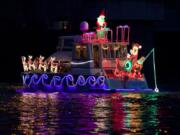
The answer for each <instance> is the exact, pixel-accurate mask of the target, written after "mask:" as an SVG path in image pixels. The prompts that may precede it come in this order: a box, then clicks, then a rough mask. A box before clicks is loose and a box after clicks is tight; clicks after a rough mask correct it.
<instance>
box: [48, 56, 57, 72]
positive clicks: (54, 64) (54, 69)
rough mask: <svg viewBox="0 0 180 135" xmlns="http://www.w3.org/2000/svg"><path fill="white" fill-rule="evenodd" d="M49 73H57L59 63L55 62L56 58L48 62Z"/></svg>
mask: <svg viewBox="0 0 180 135" xmlns="http://www.w3.org/2000/svg"><path fill="white" fill-rule="evenodd" d="M49 64H50V71H51V72H52V73H57V72H58V66H59V61H57V60H56V57H51V58H50V61H49Z"/></svg>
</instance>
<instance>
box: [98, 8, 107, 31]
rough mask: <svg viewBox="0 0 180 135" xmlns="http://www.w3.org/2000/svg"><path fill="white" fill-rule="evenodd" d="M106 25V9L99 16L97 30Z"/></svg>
mask: <svg viewBox="0 0 180 135" xmlns="http://www.w3.org/2000/svg"><path fill="white" fill-rule="evenodd" d="M106 26H107V23H106V21H105V15H104V10H102V12H101V14H100V16H99V17H98V18H97V30H103V29H104V28H106Z"/></svg>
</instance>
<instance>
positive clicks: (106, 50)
mask: <svg viewBox="0 0 180 135" xmlns="http://www.w3.org/2000/svg"><path fill="white" fill-rule="evenodd" d="M102 53H103V58H110V48H109V46H108V45H105V44H103V45H102Z"/></svg>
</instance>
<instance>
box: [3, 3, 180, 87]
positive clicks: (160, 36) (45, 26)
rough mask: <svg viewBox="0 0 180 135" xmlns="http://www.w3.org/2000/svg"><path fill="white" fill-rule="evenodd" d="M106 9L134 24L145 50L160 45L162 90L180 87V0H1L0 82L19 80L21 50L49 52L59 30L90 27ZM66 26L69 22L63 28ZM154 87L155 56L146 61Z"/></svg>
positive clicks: (114, 21) (114, 18)
mask: <svg viewBox="0 0 180 135" xmlns="http://www.w3.org/2000/svg"><path fill="white" fill-rule="evenodd" d="M102 9H105V14H106V18H107V23H108V26H109V27H111V28H112V29H113V30H115V28H116V26H117V25H119V24H128V25H130V26H131V41H132V42H139V43H140V44H142V46H143V49H142V51H141V54H142V55H146V54H147V53H148V52H149V51H150V50H151V49H152V48H153V47H155V49H156V63H157V81H158V84H159V87H160V88H161V89H162V90H178V88H179V45H180V44H179V33H180V2H179V1H178V0H49V1H48V0H16V1H15V0H6V1H1V3H0V47H1V48H0V49H1V51H0V58H1V64H0V67H1V68H0V82H21V77H20V73H21V71H22V65H21V59H20V57H21V56H22V55H25V56H27V55H28V54H31V55H33V56H39V54H42V55H45V56H49V55H50V54H52V53H53V52H54V51H56V45H57V43H58V37H59V36H60V35H72V34H73V35H76V34H80V31H79V23H80V22H81V21H84V20H86V21H88V22H89V25H90V27H91V30H93V29H94V27H95V26H96V25H95V24H96V18H97V17H98V16H99V13H100V11H101V10H102ZM65 27H66V28H65ZM144 69H147V70H146V71H145V74H146V77H147V79H148V82H149V84H150V86H151V87H153V76H152V74H153V72H152V62H151V58H150V59H149V61H148V62H146V63H145V66H144Z"/></svg>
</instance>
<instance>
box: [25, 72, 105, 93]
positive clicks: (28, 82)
mask: <svg viewBox="0 0 180 135" xmlns="http://www.w3.org/2000/svg"><path fill="white" fill-rule="evenodd" d="M23 84H24V85H25V86H27V87H30V88H31V87H33V88H34V87H38V86H43V87H45V88H46V89H48V90H49V89H53V88H54V89H58V90H61V89H63V88H64V84H65V85H66V86H67V88H68V89H69V90H74V89H77V87H82V86H89V87H91V88H96V89H100V88H103V87H104V86H105V77H104V76H98V77H97V78H96V77H95V76H92V75H91V76H88V77H86V78H85V77H84V76H83V75H79V76H78V77H77V80H75V79H74V76H73V75H71V74H68V75H64V76H58V75H54V76H52V77H50V76H48V75H47V74H42V75H38V74H32V75H31V74H25V75H23Z"/></svg>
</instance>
